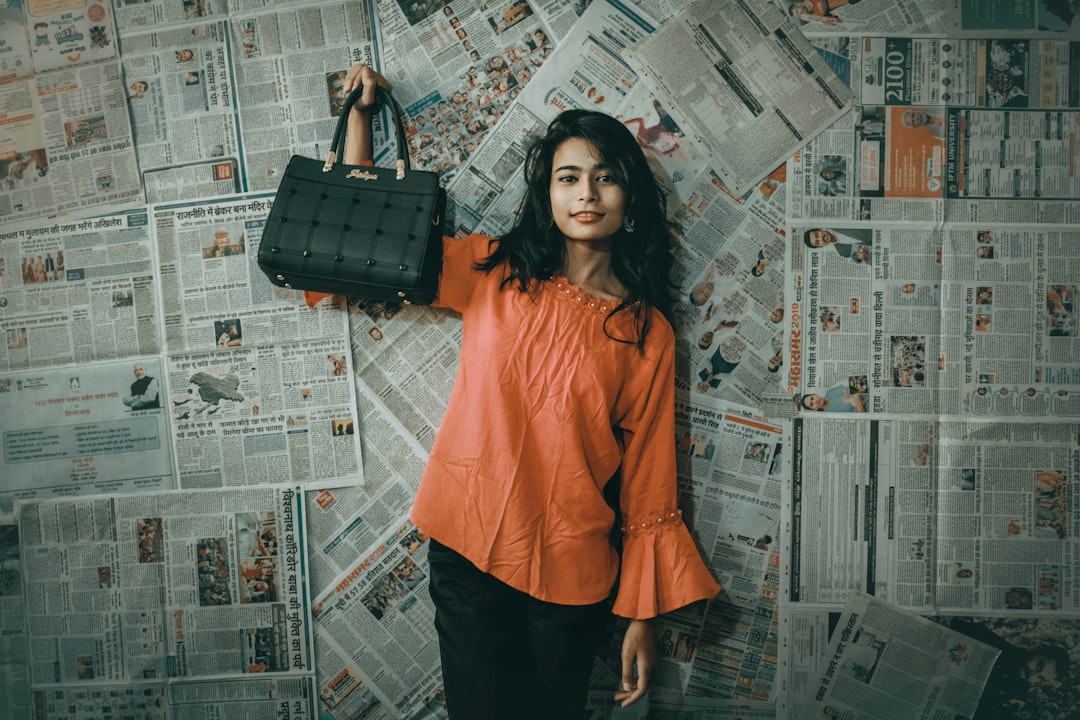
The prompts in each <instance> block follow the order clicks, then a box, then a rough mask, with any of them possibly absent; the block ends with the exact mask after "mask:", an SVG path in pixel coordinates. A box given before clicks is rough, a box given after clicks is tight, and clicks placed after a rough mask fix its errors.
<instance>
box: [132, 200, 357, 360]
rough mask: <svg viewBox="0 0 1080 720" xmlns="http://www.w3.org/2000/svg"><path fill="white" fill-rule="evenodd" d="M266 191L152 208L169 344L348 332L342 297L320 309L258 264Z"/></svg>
mask: <svg viewBox="0 0 1080 720" xmlns="http://www.w3.org/2000/svg"><path fill="white" fill-rule="evenodd" d="M272 204H273V197H272V196H270V195H268V194H261V195H249V196H239V197H230V198H225V199H219V200H204V201H200V202H195V203H184V204H169V205H155V206H153V207H152V208H151V217H152V218H153V220H152V222H153V224H154V232H155V235H156V237H157V244H158V258H159V266H160V272H161V286H162V298H163V315H164V322H165V339H166V343H167V345H168V348H169V350H171V351H176V350H203V349H210V348H235V347H240V346H247V345H251V344H260V343H273V342H278V343H281V342H290V341H297V340H310V339H315V338H320V337H336V338H344V337H345V336H346V334H347V332H348V331H347V324H346V323H347V322H348V320H347V318H346V316H345V313H344V312H342V309H343V301H342V299H341V298H339V297H334V298H333V299H330V300H325V301H323V302H321V303H319V304H318V305H317V306H316V307H315V308H309V307H308V306H307V305H306V304H305V303H304V295H303V293H302V292H300V291H299V290H287V289H284V288H278V287H276V286H275V285H272V284H271V283H270V282H268V281H267V279H266V276H265V274H264V273H263V271H262V269H261V268H260V267H259V256H258V248H259V242H260V240H261V239H262V228H263V226H264V225H265V223H266V216H267V214H268V213H269V212H270V207H271V205H272Z"/></svg>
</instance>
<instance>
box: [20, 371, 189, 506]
mask: <svg viewBox="0 0 1080 720" xmlns="http://www.w3.org/2000/svg"><path fill="white" fill-rule="evenodd" d="M160 378H161V362H160V360H159V359H158V358H157V357H156V356H152V357H146V358H138V357H136V358H135V359H133V360H124V361H115V362H108V363H91V364H85V365H77V366H68V367H65V368H60V369H49V370H38V371H34V372H21V373H10V374H4V375H0V435H2V441H3V457H2V458H0V478H2V480H0V510H4V511H7V512H10V511H11V510H12V508H13V507H14V503H15V501H18V500H28V499H32V498H41V499H46V498H53V497H58V496H69V495H91V494H98V493H112V492H124V493H135V492H160V491H163V490H171V489H174V488H175V487H176V485H175V482H174V480H173V466H172V457H171V455H170V452H169V429H168V425H167V420H166V417H165V411H164V409H163V408H164V388H163V387H162V386H161V384H160V382H161V380H160Z"/></svg>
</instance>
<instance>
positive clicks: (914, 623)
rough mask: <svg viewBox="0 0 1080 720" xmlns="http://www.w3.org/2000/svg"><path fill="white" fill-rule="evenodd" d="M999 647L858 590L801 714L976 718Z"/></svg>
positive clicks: (879, 719)
mask: <svg viewBox="0 0 1080 720" xmlns="http://www.w3.org/2000/svg"><path fill="white" fill-rule="evenodd" d="M998 654H999V651H998V650H996V649H994V648H993V647H991V646H989V645H987V644H986V643H983V642H979V641H977V640H974V639H972V638H970V637H967V636H965V635H962V634H960V633H958V632H955V631H952V630H949V629H948V628H946V627H944V626H942V625H939V624H937V623H934V622H932V621H930V620H927V619H925V618H921V617H919V616H917V615H913V614H911V613H907V612H904V611H902V610H900V609H899V608H896V607H894V606H892V605H890V604H889V603H887V602H885V601H883V600H880V599H878V598H873V597H871V596H869V595H867V594H865V593H859V592H853V593H852V594H851V597H850V600H849V601H848V603H847V605H846V606H845V607H844V611H843V613H842V614H841V616H840V620H839V623H838V624H837V627H836V632H834V633H833V636H832V639H831V641H830V643H829V647H828V650H826V653H825V658H824V659H823V660H822V662H821V663H820V664H819V666H818V672H817V677H816V679H815V681H814V683H813V685H812V686H811V691H812V693H813V695H812V697H813V700H812V701H810V702H809V703H807V705H806V706H805V707H804V708H803V712H802V714H801V715H800V716H799V717H801V718H805V719H806V720H811V719H813V720H816V719H817V718H821V717H839V718H874V720H892V719H894V718H895V720H908V718H913V717H920V718H931V717H932V718H943V719H944V718H970V717H972V716H973V715H974V713H975V709H976V707H977V706H978V702H979V696H980V695H981V694H982V691H983V687H985V685H986V682H987V680H988V679H989V678H990V672H991V669H992V668H993V666H994V662H995V660H997V657H998Z"/></svg>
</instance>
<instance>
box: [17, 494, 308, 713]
mask: <svg viewBox="0 0 1080 720" xmlns="http://www.w3.org/2000/svg"><path fill="white" fill-rule="evenodd" d="M17 512H18V514H19V523H20V532H21V535H22V560H23V563H24V567H23V584H24V586H25V593H26V599H27V619H28V623H29V624H28V628H29V642H30V646H31V647H32V648H33V649H34V652H33V657H32V658H31V663H30V675H31V682H32V684H33V686H34V687H35V689H45V688H47V687H50V686H56V687H58V688H62V687H64V686H75V685H79V684H85V683H86V682H87V681H90V680H93V681H112V682H119V681H143V680H168V679H171V678H181V679H188V680H215V681H216V680H219V679H225V678H229V676H233V677H232V678H231V679H234V680H239V679H244V680H245V682H247V683H253V684H255V685H259V684H260V683H261V682H262V678H264V677H267V676H268V675H269V676H272V675H273V674H278V673H280V674H284V675H291V676H295V677H302V676H304V675H310V674H311V672H312V671H313V662H314V661H313V657H312V649H313V646H312V637H311V632H312V628H311V622H310V608H311V605H310V598H309V596H308V589H307V584H306V583H305V582H304V578H305V575H306V553H305V540H304V509H303V496H302V493H301V491H300V489H299V488H298V487H289V486H272V487H263V488H242V489H229V490H224V489H217V490H195V491H191V490H189V491H184V492H165V493H157V494H154V495H128V496H95V497H88V498H77V499H70V500H49V501H41V502H34V503H20V504H19V507H18V510H17ZM256 692H258V691H256Z"/></svg>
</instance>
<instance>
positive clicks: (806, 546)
mask: <svg viewBox="0 0 1080 720" xmlns="http://www.w3.org/2000/svg"><path fill="white" fill-rule="evenodd" d="M1077 437H1078V435H1077V426H1076V425H1075V424H1071V423H1061V422H1055V423H1032V422H1026V423H1006V422H1001V421H998V422H993V423H988V422H975V421H971V422H968V421H963V420H960V419H940V420H939V419H928V420H875V421H871V422H852V421H850V420H843V419H839V418H824V417H813V418H805V419H803V418H796V419H795V420H794V421H793V429H792V443H793V446H794V457H793V465H792V471H793V475H792V479H791V486H790V488H789V489H788V490H786V491H785V493H784V497H783V502H784V517H785V518H790V523H791V529H790V532H786V533H782V538H783V540H784V542H785V543H787V545H786V547H785V554H784V556H785V558H787V561H786V563H785V568H784V570H785V578H784V582H783V585H782V590H783V596H784V600H785V601H788V602H791V603H794V604H797V605H798V604H803V603H811V604H813V603H825V604H840V603H843V602H844V601H845V599H846V597H847V592H848V591H849V590H851V589H859V590H864V591H865V592H868V593H871V594H873V595H875V596H877V597H880V598H882V599H884V600H888V601H890V602H893V603H896V604H898V605H900V606H901V607H904V608H906V609H910V610H914V611H917V612H923V613H930V612H956V613H971V612H990V611H992V612H1003V611H1004V612H1009V611H1013V610H1017V611H1019V610H1025V611H1035V612H1037V613H1038V614H1040V615H1046V616H1053V615H1072V614H1075V613H1076V612H1077V610H1078V608H1080V595H1078V593H1077V589H1076V583H1075V563H1074V562H1073V558H1075V556H1076V552H1077V548H1076V546H1075V544H1076V541H1075V539H1074V538H1073V536H1072V528H1073V526H1074V525H1075V524H1076V523H1077V522H1080V516H1078V515H1077V507H1076V504H1075V503H1074V502H1073V498H1074V494H1073V493H1072V492H1071V491H1070V487H1071V485H1072V484H1074V483H1075V478H1076V472H1077V469H1076V467H1075V465H1076V458H1077V457H1078V455H1077V450H1078V447H1077Z"/></svg>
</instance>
